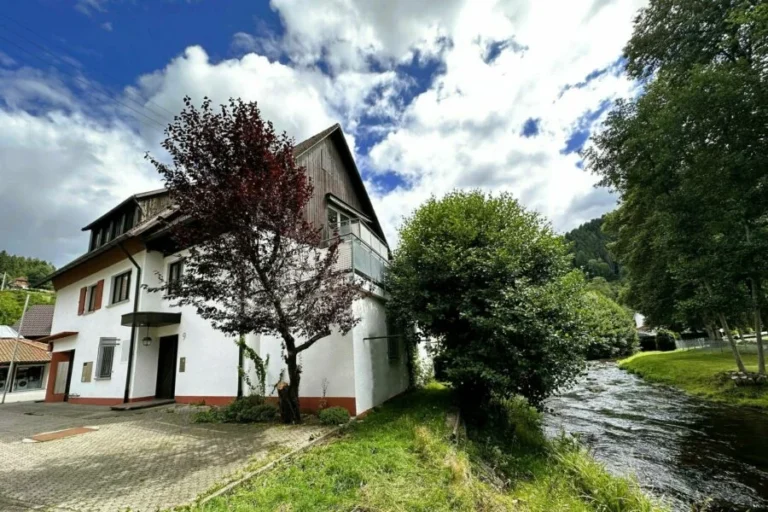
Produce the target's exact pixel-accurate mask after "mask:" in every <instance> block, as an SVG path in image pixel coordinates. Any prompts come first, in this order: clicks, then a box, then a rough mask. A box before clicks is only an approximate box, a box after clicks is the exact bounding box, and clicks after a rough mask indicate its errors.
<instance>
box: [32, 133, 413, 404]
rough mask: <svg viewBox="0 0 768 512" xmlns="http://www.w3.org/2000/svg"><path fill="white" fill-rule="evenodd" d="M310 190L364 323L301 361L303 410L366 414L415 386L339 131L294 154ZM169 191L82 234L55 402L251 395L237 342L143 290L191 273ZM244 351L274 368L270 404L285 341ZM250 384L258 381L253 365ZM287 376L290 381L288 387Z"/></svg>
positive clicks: (378, 238) (63, 278) (255, 343)
mask: <svg viewBox="0 0 768 512" xmlns="http://www.w3.org/2000/svg"><path fill="white" fill-rule="evenodd" d="M294 153H295V156H296V159H297V161H298V163H299V164H300V165H302V166H304V167H305V168H306V172H307V173H308V174H309V176H310V178H311V179H312V183H313V187H314V192H313V196H312V198H311V199H310V201H309V204H308V207H307V216H308V218H309V220H310V221H311V222H312V223H313V224H314V225H315V226H318V227H322V228H323V229H324V230H326V232H327V233H329V234H331V233H340V234H341V236H342V238H343V243H342V246H341V249H340V256H339V261H338V265H340V266H342V268H344V269H347V270H348V271H349V272H350V273H351V274H352V275H353V276H354V279H355V280H356V282H357V283H358V284H359V286H361V288H362V289H363V290H364V294H363V296H362V298H360V299H358V300H357V301H356V302H355V304H354V306H353V307H354V309H355V313H356V315H357V316H359V318H360V319H361V320H360V322H359V323H358V325H357V326H355V327H354V328H353V329H352V330H351V331H350V332H348V333H347V334H345V335H342V334H341V333H339V332H334V333H332V334H331V336H329V337H328V338H326V339H323V340H321V341H319V342H318V343H316V344H314V345H313V346H312V347H310V348H309V349H308V350H306V351H304V352H302V353H301V354H300V355H299V359H300V364H301V365H302V369H303V372H302V381H301V388H300V393H301V405H302V407H303V408H307V409H316V408H317V407H318V405H319V404H320V403H321V401H322V400H324V401H325V402H326V403H327V404H328V405H329V406H335V405H338V406H342V407H345V408H346V409H347V410H349V412H350V413H351V414H353V415H354V414H360V413H362V412H364V411H366V410H368V409H370V408H371V407H373V406H375V405H377V404H379V403H381V402H383V401H385V400H387V399H388V398H390V397H392V396H394V395H396V394H399V393H401V392H402V391H404V390H405V389H406V388H407V386H408V371H407V364H406V354H405V350H404V347H403V345H402V340H401V339H400V338H399V337H396V336H393V334H394V332H393V331H391V330H388V329H389V328H388V325H387V318H386V314H385V310H384V302H385V300H386V294H385V292H384V290H383V289H382V288H381V286H380V283H381V279H382V274H383V271H384V269H385V267H386V265H387V262H388V258H389V247H388V245H387V243H386V240H385V238H384V235H383V231H382V229H381V226H380V225H379V222H378V220H377V218H376V213H375V211H374V210H373V206H372V205H371V202H370V199H369V198H368V195H367V193H366V190H365V187H364V185H363V181H362V179H361V177H360V174H359V172H358V170H357V167H356V165H355V162H354V159H353V157H352V153H351V151H350V150H349V147H348V146H347V144H346V141H345V138H344V134H343V133H342V131H341V128H340V127H339V126H338V125H334V126H332V127H330V128H328V129H326V130H324V131H323V132H320V133H318V134H317V135H315V136H313V137H311V138H310V139H308V140H306V141H304V142H302V143H300V144H298V145H297V146H296V147H295V148H294ZM177 213H178V212H176V211H175V208H174V206H173V205H172V204H171V202H170V199H169V197H168V193H167V191H165V190H157V191H152V192H147V193H144V194H137V195H135V196H132V197H130V198H128V199H127V200H125V201H123V202H122V203H120V204H119V205H117V206H116V207H115V208H113V209H112V210H110V211H109V212H108V213H107V214H105V215H102V216H101V217H99V218H98V219H96V220H95V221H93V222H92V223H91V224H89V225H88V226H86V227H85V228H83V229H84V230H86V231H89V232H90V242H89V246H88V252H87V253H86V254H85V255H83V256H81V257H80V258H77V259H76V260H74V261H73V262H71V263H69V264H68V265H65V266H64V267H62V268H61V269H59V270H58V271H56V272H55V273H54V274H53V275H52V276H51V277H50V278H51V280H52V282H53V285H54V288H55V289H56V294H57V295H56V305H55V309H54V314H53V322H52V329H51V332H52V334H51V335H50V336H48V337H46V338H42V339H41V340H40V341H44V342H47V343H49V344H50V347H51V351H52V358H51V370H50V377H49V378H48V387H47V393H46V400H47V401H64V400H66V401H69V402H72V403H80V404H99V405H117V404H121V403H126V402H136V401H143V400H152V399H155V398H161V399H173V400H175V401H176V402H179V403H203V402H204V403H206V404H208V405H223V404H226V403H229V402H230V401H232V400H233V399H234V398H236V397H237V396H238V394H239V393H242V394H249V392H250V390H249V389H248V387H247V385H245V384H244V381H245V379H241V377H240V375H239V372H238V367H239V365H240V351H239V349H238V347H237V346H236V344H235V340H234V339H233V338H232V337H229V336H226V335H224V334H222V333H221V332H219V331H216V330H215V329H213V328H212V327H211V325H210V324H209V323H208V321H206V320H204V319H203V318H201V317H200V316H199V315H197V313H196V311H195V309H194V308H193V307H189V306H185V307H179V306H174V305H172V304H171V303H170V302H169V301H168V300H166V299H165V298H164V297H163V295H162V294H161V293H150V292H148V291H147V287H156V286H159V285H160V278H159V276H162V277H163V278H164V279H165V280H170V281H173V280H174V279H178V278H179V277H180V276H182V275H183V273H184V255H185V252H184V251H183V250H182V251H179V250H178V249H176V248H174V246H173V244H172V243H171V241H170V238H169V236H168V229H167V222H166V221H168V219H172V218H173V216H174V215H175V214H177ZM246 343H247V344H248V345H249V346H250V347H251V348H252V349H253V350H254V351H255V352H256V353H257V354H259V355H260V356H261V357H262V358H263V359H266V358H267V357H268V358H269V364H268V366H267V377H266V394H267V395H268V396H276V391H275V390H274V385H275V384H276V383H277V382H278V381H279V379H280V377H281V374H282V373H283V372H282V370H284V367H285V363H284V361H283V359H282V355H281V352H282V349H281V345H282V343H281V341H280V339H279V338H277V337H274V336H268V335H257V334H250V335H248V336H247V337H246ZM243 367H244V369H245V371H246V374H247V375H248V376H249V378H250V379H249V380H250V381H251V382H257V379H256V374H255V371H254V369H253V368H252V367H251V364H250V362H249V361H248V360H247V359H246V361H245V362H244V365H243ZM285 378H287V377H285Z"/></svg>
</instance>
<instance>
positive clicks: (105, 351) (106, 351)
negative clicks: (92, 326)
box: [96, 338, 117, 379]
mask: <svg viewBox="0 0 768 512" xmlns="http://www.w3.org/2000/svg"><path fill="white" fill-rule="evenodd" d="M116 346H117V338H101V339H100V340H99V354H98V359H97V361H96V378H97V379H111V378H112V362H113V361H114V359H115V347H116Z"/></svg>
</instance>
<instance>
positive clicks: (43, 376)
mask: <svg viewBox="0 0 768 512" xmlns="http://www.w3.org/2000/svg"><path fill="white" fill-rule="evenodd" d="M16 334H17V333H16V331H14V330H13V329H11V328H10V327H8V326H5V325H1V326H0V394H2V392H3V389H5V386H6V383H7V382H8V381H9V379H10V384H11V386H10V387H9V388H8V394H7V396H6V399H5V401H6V402H18V401H32V400H42V399H43V398H45V388H46V383H47V380H48V366H49V363H50V362H51V355H50V354H49V353H48V346H47V345H46V344H45V343H39V342H36V341H32V340H27V339H24V338H18V347H16V343H17V336H16ZM14 347H16V355H15V357H14ZM11 358H13V361H14V362H15V364H14V368H13V375H12V376H10V377H9V371H10V366H11Z"/></svg>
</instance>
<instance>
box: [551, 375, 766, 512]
mask: <svg viewBox="0 0 768 512" xmlns="http://www.w3.org/2000/svg"><path fill="white" fill-rule="evenodd" d="M545 406H546V410H547V413H546V414H545V427H546V431H547V433H548V435H551V436H555V435H558V434H559V433H560V432H562V431H565V432H567V433H569V434H576V435H578V436H579V437H580V438H581V439H582V441H583V442H584V444H586V445H587V446H588V447H589V448H590V449H591V450H592V453H593V455H594V456H595V458H597V459H598V460H600V461H601V462H603V463H604V464H605V465H606V467H607V468H608V470H609V471H611V472H612V473H615V474H622V475H627V474H634V475H635V476H636V477H637V480H638V481H639V483H640V485H641V486H642V487H643V489H645V490H646V491H647V492H649V493H651V494H653V495H656V496H658V497H660V498H662V500H663V501H665V502H666V503H667V504H669V505H670V506H671V507H672V508H673V509H674V510H680V511H683V510H685V511H690V510H691V504H692V503H699V504H701V503H703V501H704V500H706V499H708V498H709V499H711V500H712V501H711V503H710V505H709V507H710V508H707V509H706V510H708V511H726V510H727V511H741V510H756V511H758V510H763V511H768V414H766V413H762V412H758V411H752V410H747V409H743V408H735V407H729V406H726V405H719V404H714V403H710V402H706V401H703V400H700V399H697V398H693V397H689V396H687V395H685V394H683V393H682V392H680V391H676V390H674V389H671V388H668V387H665V386H659V385H655V384H650V383H647V382H644V381H643V380H642V379H640V378H639V377H636V376H634V375H632V374H630V373H628V372H625V371H624V370H620V369H619V368H618V367H617V366H616V365H615V364H613V363H591V364H590V365H589V368H588V371H587V374H586V375H585V376H583V377H582V378H581V379H580V381H579V382H578V384H576V385H575V386H574V387H572V388H571V389H570V390H568V391H567V392H564V393H561V394H560V395H558V396H555V397H552V398H550V399H548V400H547V402H546V404H545Z"/></svg>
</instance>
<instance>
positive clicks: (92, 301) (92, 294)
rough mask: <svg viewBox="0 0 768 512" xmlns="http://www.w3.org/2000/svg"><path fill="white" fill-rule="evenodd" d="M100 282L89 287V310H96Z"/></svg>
mask: <svg viewBox="0 0 768 512" xmlns="http://www.w3.org/2000/svg"><path fill="white" fill-rule="evenodd" d="M97 288H98V284H94V285H93V286H89V287H88V312H91V311H96V309H97V308H96V290H97Z"/></svg>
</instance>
